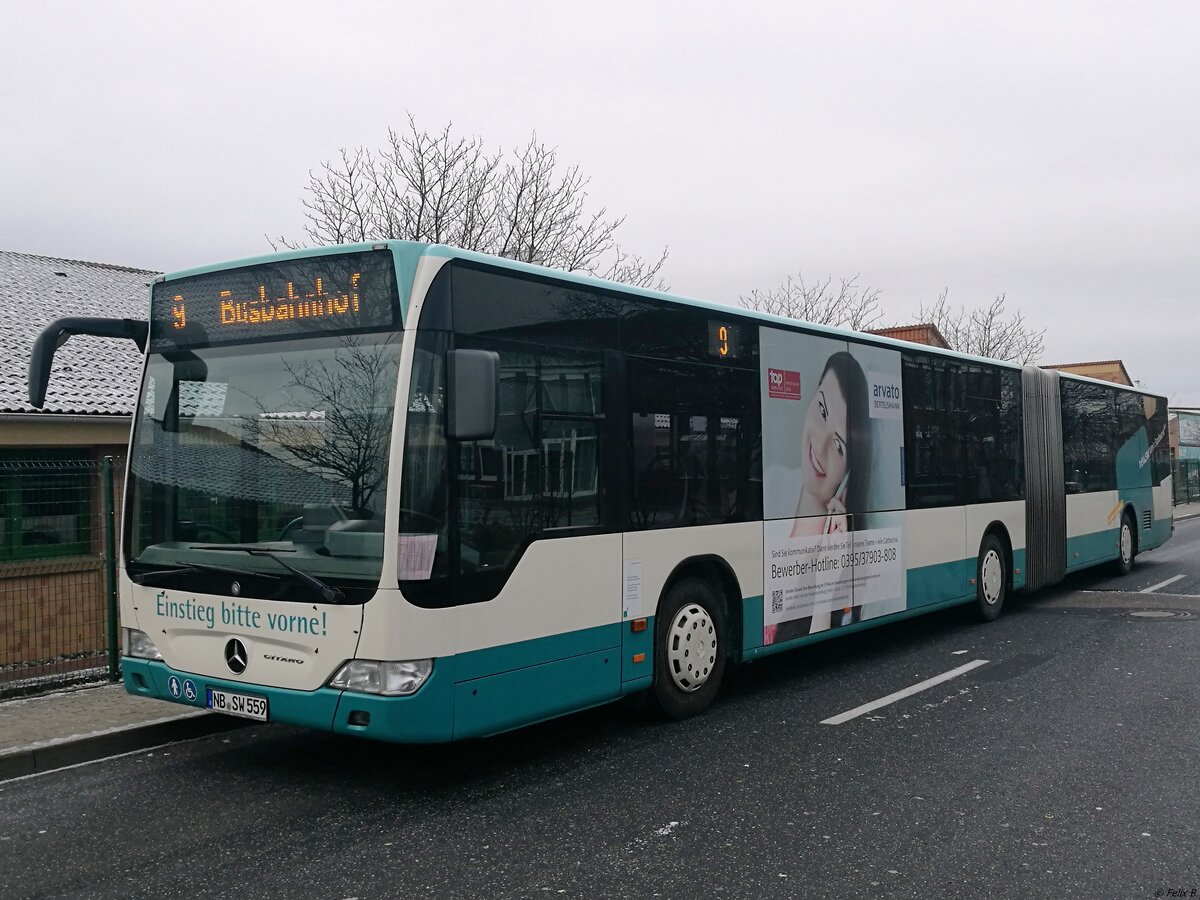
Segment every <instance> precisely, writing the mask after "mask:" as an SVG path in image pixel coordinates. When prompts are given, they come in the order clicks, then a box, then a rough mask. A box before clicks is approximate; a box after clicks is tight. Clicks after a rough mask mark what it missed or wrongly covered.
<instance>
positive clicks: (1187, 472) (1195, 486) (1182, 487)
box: [1173, 459, 1200, 505]
mask: <svg viewBox="0 0 1200 900" xmlns="http://www.w3.org/2000/svg"><path fill="white" fill-rule="evenodd" d="M1173 481H1174V485H1175V504H1176V505H1179V504H1180V503H1200V459H1177V460H1175V478H1174V479H1173Z"/></svg>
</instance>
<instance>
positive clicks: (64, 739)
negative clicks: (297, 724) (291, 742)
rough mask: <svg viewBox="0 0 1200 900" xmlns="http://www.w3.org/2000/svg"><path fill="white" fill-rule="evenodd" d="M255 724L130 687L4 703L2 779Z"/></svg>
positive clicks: (84, 690)
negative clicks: (132, 690)
mask: <svg viewBox="0 0 1200 900" xmlns="http://www.w3.org/2000/svg"><path fill="white" fill-rule="evenodd" d="M246 724H251V723H248V722H245V721H242V720H239V719H235V718H233V717H231V716H222V715H217V714H215V713H208V712H205V711H204V710H197V709H194V708H189V707H186V706H183V705H181V704H180V705H177V704H174V703H164V702H162V701H158V700H148V699H146V698H145V697H135V696H133V695H131V694H127V693H126V692H125V686H124V685H121V684H106V685H101V686H100V687H82V688H75V689H72V690H64V691H59V692H57V693H53V694H46V695H45V696H41V697H26V698H22V699H18V700H8V701H6V702H3V703H0V781H5V780H7V779H9V778H17V777H19V776H21V775H32V774H34V773H36V772H47V771H50V770H51V769H60V768H62V767H63V766H71V765H75V764H77V763H82V762H90V761H91V760H95V759H102V758H104V757H106V756H114V755H116V754H119V753H128V752H130V751H133V750H142V749H146V748H149V747H155V746H158V745H160V744H168V743H171V742H172V741H181V740H188V739H190V738H194V737H202V736H203V735H206V734H213V733H215V732H218V731H225V730H227V729H230V728H237V727H240V726H242V725H246Z"/></svg>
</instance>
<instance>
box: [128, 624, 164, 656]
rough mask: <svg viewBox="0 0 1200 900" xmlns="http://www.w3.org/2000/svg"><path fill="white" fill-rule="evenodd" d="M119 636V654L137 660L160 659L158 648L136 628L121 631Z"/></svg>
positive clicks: (148, 636) (147, 636) (144, 633)
mask: <svg viewBox="0 0 1200 900" xmlns="http://www.w3.org/2000/svg"><path fill="white" fill-rule="evenodd" d="M123 631H124V633H123V634H122V636H121V652H122V653H123V654H124V655H125V656H135V657H137V658H138V659H162V654H161V653H159V652H158V647H156V646H154V641H152V640H150V635H148V634H146V632H144V631H138V630H137V629H136V628H126V629H123Z"/></svg>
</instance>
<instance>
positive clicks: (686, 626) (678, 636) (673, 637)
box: [667, 603, 717, 694]
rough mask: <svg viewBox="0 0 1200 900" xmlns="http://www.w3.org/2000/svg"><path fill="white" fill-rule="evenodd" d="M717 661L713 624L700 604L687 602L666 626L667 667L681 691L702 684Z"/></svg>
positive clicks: (695, 688)
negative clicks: (667, 626) (667, 627)
mask: <svg viewBox="0 0 1200 900" xmlns="http://www.w3.org/2000/svg"><path fill="white" fill-rule="evenodd" d="M716 664H717V627H716V625H715V624H713V620H712V617H711V616H710V615H709V614H708V610H706V609H705V608H704V607H703V606H701V605H700V604H698V603H689V604H687V606H685V607H684V608H683V609H681V610H680V611H679V612H677V613H675V618H674V619H672V620H671V627H670V628H669V629H668V630H667V668H668V669H669V670H670V673H671V679H672V680H673V681H674V682H675V686H676V687H678V688H679V689H680V690H681V691H683V692H684V693H687V694H690V693H691V692H692V691H698V690H700V688H702V687H704V683H705V682H706V681H708V676H709V675H711V674H712V670H713V669H714V668H715V667H716Z"/></svg>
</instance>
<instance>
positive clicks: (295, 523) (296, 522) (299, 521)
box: [275, 516, 304, 541]
mask: <svg viewBox="0 0 1200 900" xmlns="http://www.w3.org/2000/svg"><path fill="white" fill-rule="evenodd" d="M303 524H304V516H296V518H294V519H292V521H290V522H288V523H287V524H286V525H284V526H283V530H282V531H280V532H279V537H277V538H275V540H277V541H286V540H287V537H288V535H289V534H291V533H292V532H293V531H295V530H296V529H297V528H299V527H300V526H301V525H303Z"/></svg>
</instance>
